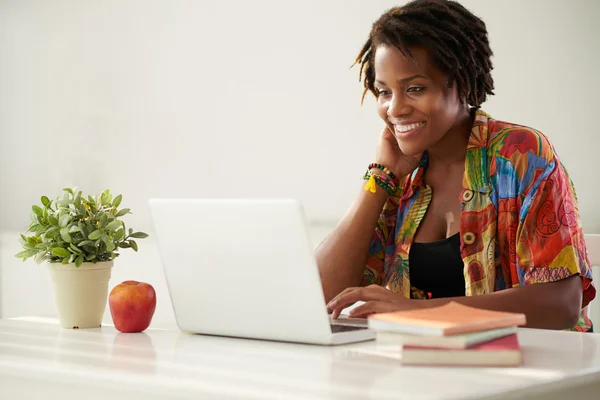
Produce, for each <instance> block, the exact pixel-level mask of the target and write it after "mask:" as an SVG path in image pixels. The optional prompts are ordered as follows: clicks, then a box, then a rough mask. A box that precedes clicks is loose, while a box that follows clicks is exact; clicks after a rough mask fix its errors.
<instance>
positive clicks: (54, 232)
mask: <svg viewBox="0 0 600 400" xmlns="http://www.w3.org/2000/svg"><path fill="white" fill-rule="evenodd" d="M58 235H60V232H59V230H58V228H57V227H55V226H53V227H52V228H50V229H48V230H47V231H46V233H45V235H44V236H45V237H46V239H55V238H56V237H58Z"/></svg>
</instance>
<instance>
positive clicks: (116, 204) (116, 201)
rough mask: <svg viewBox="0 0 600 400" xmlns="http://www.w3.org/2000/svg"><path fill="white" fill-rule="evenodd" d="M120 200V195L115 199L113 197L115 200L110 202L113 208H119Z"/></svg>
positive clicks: (121, 198)
mask: <svg viewBox="0 0 600 400" xmlns="http://www.w3.org/2000/svg"><path fill="white" fill-rule="evenodd" d="M121 200H123V196H122V195H118V196H117V197H115V199H114V200H113V202H112V205H113V207H119V204H121Z"/></svg>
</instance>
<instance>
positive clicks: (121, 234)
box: [114, 229, 125, 242]
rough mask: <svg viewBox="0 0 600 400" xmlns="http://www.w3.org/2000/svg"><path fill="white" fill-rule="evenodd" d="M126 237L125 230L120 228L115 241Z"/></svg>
mask: <svg viewBox="0 0 600 400" xmlns="http://www.w3.org/2000/svg"><path fill="white" fill-rule="evenodd" d="M124 237H125V230H124V229H119V230H118V231H116V232H115V236H114V240H115V242H120V241H121V240H123V238H124Z"/></svg>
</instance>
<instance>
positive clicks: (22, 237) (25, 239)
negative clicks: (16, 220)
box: [21, 233, 27, 242]
mask: <svg viewBox="0 0 600 400" xmlns="http://www.w3.org/2000/svg"><path fill="white" fill-rule="evenodd" d="M21 239H23V241H25V242H26V241H27V238H26V237H25V235H23V234H22V233H21Z"/></svg>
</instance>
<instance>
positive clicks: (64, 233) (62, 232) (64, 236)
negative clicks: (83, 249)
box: [60, 226, 71, 243]
mask: <svg viewBox="0 0 600 400" xmlns="http://www.w3.org/2000/svg"><path fill="white" fill-rule="evenodd" d="M60 236H61V237H62V240H64V241H65V242H67V243H71V235H69V228H67V227H66V226H65V227H64V228H62V229H61V230H60Z"/></svg>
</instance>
